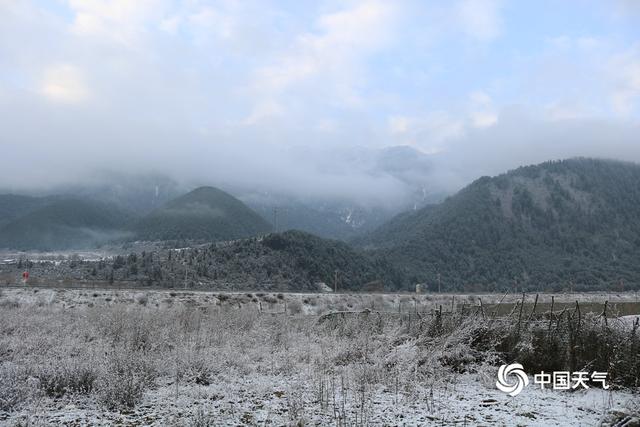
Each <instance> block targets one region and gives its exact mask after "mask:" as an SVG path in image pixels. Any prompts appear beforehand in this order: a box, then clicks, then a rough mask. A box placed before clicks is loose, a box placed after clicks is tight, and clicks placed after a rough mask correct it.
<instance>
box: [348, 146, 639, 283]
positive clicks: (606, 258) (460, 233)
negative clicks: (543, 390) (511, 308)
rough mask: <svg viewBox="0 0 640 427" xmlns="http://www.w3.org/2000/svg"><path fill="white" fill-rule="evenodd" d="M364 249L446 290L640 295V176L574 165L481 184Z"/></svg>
mask: <svg viewBox="0 0 640 427" xmlns="http://www.w3.org/2000/svg"><path fill="white" fill-rule="evenodd" d="M358 244H360V245H362V246H364V247H367V248H369V249H371V250H374V251H376V252H377V253H378V254H380V255H381V256H385V257H388V258H389V260H390V261H391V262H393V263H395V264H396V265H398V266H400V268H401V269H402V270H403V271H404V272H405V273H407V274H409V277H410V278H411V280H412V281H414V282H427V283H428V284H432V285H435V283H436V282H437V281H438V275H439V276H440V279H441V282H442V286H443V289H467V290H477V289H504V288H505V287H518V288H519V289H520V288H525V289H549V288H552V289H562V288H568V287H575V288H576V289H595V288H610V287H612V286H616V287H619V286H624V284H626V286H628V287H629V286H636V287H637V286H638V284H640V264H638V262H637V261H638V259H640V166H639V165H636V164H632V163H625V162H619V161H609V160H596V159H584V158H578V159H570V160H563V161H554V162H547V163H543V164H540V165H537V166H527V167H521V168H519V169H516V170H514V171H511V172H508V173H506V174H503V175H500V176H497V177H494V178H490V177H483V178H480V179H478V180H476V181H475V182H473V183H472V184H471V185H469V186H468V187H466V188H465V189H463V190H462V191H460V192H459V193H457V194H456V195H454V196H452V197H449V198H448V199H446V200H445V201H444V202H443V203H442V204H440V205H436V206H429V207H426V208H424V209H421V210H419V211H416V212H414V213H410V214H403V215H401V216H399V217H397V218H395V219H394V220H392V221H391V222H390V223H388V224H386V225H385V226H383V227H381V228H380V229H378V230H377V231H375V232H374V233H371V234H370V235H368V236H366V237H365V238H363V239H361V240H360V241H358ZM621 284H622V285H621Z"/></svg>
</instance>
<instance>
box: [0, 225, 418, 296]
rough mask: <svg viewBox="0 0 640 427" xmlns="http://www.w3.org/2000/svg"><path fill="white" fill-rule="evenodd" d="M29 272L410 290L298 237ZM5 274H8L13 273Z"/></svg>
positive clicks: (241, 285) (336, 249)
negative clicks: (321, 284) (322, 284)
mask: <svg viewBox="0 0 640 427" xmlns="http://www.w3.org/2000/svg"><path fill="white" fill-rule="evenodd" d="M30 266H31V273H32V277H40V278H42V277H46V278H47V280H52V281H65V280H67V281H68V280H81V281H87V280H88V281H97V282H110V283H114V282H118V283H122V282H128V283H132V284H134V285H135V286H158V287H172V288H174V287H182V286H184V287H188V288H200V289H217V290H280V291H312V292H315V291H322V290H323V289H322V286H319V284H320V283H325V284H326V285H328V286H330V287H331V288H333V286H334V284H337V287H338V290H339V291H345V290H349V291H360V290H366V289H368V290H383V289H386V290H404V289H406V285H407V282H406V281H405V280H404V276H402V275H401V274H400V273H399V272H398V271H397V270H396V269H395V268H394V267H393V266H391V265H390V264H389V263H388V262H386V261H385V260H384V259H380V258H376V257H374V256H371V254H366V253H362V252H361V251H358V250H356V249H353V248H352V247H350V246H349V245H348V244H346V243H344V242H341V241H336V240H328V239H323V238H320V237H316V236H313V235H311V234H308V233H304V232H301V231H286V232H284V233H271V234H266V235H264V236H260V237H252V238H248V239H240V240H235V241H228V242H217V243H207V244H202V245H197V246H194V247H190V248H181V249H169V248H165V249H159V250H152V251H143V252H138V253H130V254H128V255H117V256H114V257H110V258H105V259H102V260H100V261H82V260H74V261H73V262H66V263H63V264H59V265H54V264H53V263H52V262H39V263H33V264H30ZM0 267H2V266H0ZM3 268H4V269H5V273H6V272H7V269H9V270H11V269H12V268H16V267H15V266H11V267H10V266H4V267H3ZM3 268H0V272H2V270H3ZM18 268H19V267H18ZM334 280H336V283H334Z"/></svg>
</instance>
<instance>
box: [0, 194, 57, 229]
mask: <svg viewBox="0 0 640 427" xmlns="http://www.w3.org/2000/svg"><path fill="white" fill-rule="evenodd" d="M54 200H55V199H54V198H53V197H31V196H22V195H18V194H0V227H2V226H3V225H5V224H8V223H10V222H11V221H13V220H15V219H18V218H20V217H21V216H24V215H26V214H28V213H30V212H33V211H34V210H36V209H38V208H41V207H43V206H45V205H47V204H49V203H52V202H53V201H54Z"/></svg>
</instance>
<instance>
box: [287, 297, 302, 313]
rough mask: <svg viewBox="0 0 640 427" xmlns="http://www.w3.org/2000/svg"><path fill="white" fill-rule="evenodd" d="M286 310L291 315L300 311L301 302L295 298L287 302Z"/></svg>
mask: <svg viewBox="0 0 640 427" xmlns="http://www.w3.org/2000/svg"><path fill="white" fill-rule="evenodd" d="M287 311H288V312H289V314H293V315H296V314H300V313H302V303H301V302H300V301H299V300H297V299H294V300H292V301H290V302H289V303H288V304H287Z"/></svg>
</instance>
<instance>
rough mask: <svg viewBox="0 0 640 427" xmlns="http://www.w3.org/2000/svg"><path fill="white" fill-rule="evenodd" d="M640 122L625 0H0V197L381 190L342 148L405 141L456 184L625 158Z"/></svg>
mask: <svg viewBox="0 0 640 427" xmlns="http://www.w3.org/2000/svg"><path fill="white" fill-rule="evenodd" d="M639 131H640V1H636V0H611V1H600V0H593V1H591V0H567V1H562V2H559V1H553V0H536V1H527V0H522V1H515V0H512V1H508V0H452V1H446V2H443V1H424V0H394V1H380V0H354V1H349V0H346V1H334V0H319V1H313V2H307V1H302V2H301V1H289V0H283V1H270V0H242V1H239V0H238V1H235V0H221V1H200V0H185V1H182V2H178V1H169V0H135V1H131V0H104V1H99V0H57V1H56V0H50V1H30V0H20V1H18V0H15V1H14V0H0V183H2V186H3V187H4V188H14V189H22V188H29V187H38V186H39V187H43V186H47V185H56V184H62V183H66V182H78V181H81V180H82V179H85V178H86V177H87V176H88V175H90V174H92V173H94V172H95V171H97V170H114V171H120V172H127V173H146V172H150V171H154V172H162V173H166V174H168V175H171V176H174V177H176V178H177V179H192V180H199V181H203V182H204V181H208V182H210V183H211V184H214V185H215V184H216V183H218V182H223V181H224V182H232V183H235V182H238V183H241V184H243V185H247V186H251V185H254V184H255V185H271V186H272V187H277V188H282V189H284V190H287V191H292V192H296V193H299V194H303V193H305V192H314V191H317V192H323V193H331V192H334V191H335V192H339V193H340V194H342V195H344V196H345V197H348V196H349V195H350V194H356V193H357V194H362V193H363V192H364V193H367V194H371V195H372V197H373V196H374V195H376V194H377V196H376V197H381V196H380V194H381V192H382V193H384V194H392V193H394V192H398V191H400V187H399V184H398V183H397V182H396V179H395V178H393V177H390V176H386V175H384V174H382V175H381V174H377V173H372V172H371V170H370V169H368V168H366V167H360V166H358V165H359V164H361V163H359V164H352V163H350V162H352V160H353V155H352V154H353V153H354V152H355V153H358V152H361V151H362V150H365V151H366V150H371V151H375V150H380V149H384V148H385V147H392V146H397V145H406V146H410V147H413V148H414V149H415V150H418V151H419V152H420V153H423V154H424V155H427V156H430V158H432V159H433V162H432V164H433V174H432V176H431V178H430V179H431V180H432V183H427V184H432V185H433V186H435V187H438V188H445V189H447V190H454V189H457V188H460V187H461V186H463V185H464V184H465V183H468V182H470V181H471V180H472V179H474V178H477V177H478V176H481V175H485V174H489V175H493V174H497V173H500V172H503V171H505V170H507V169H510V168H514V167H517V166H519V165H523V164H532V163H538V162H542V161H545V160H552V159H559V158H565V157H573V156H595V157H608V158H617V159H624V160H632V161H640V137H639V135H640V132H639ZM358 150H360V151H358ZM300 153H304V154H300ZM336 164H338V166H336Z"/></svg>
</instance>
